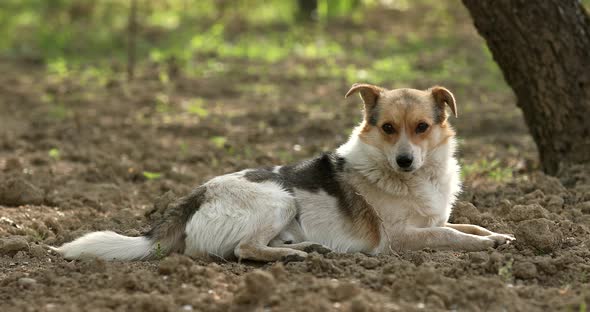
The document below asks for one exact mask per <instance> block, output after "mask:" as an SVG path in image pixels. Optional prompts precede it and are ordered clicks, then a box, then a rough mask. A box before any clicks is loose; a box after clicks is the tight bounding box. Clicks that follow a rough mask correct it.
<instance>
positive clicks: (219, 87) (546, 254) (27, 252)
mask: <svg viewBox="0 0 590 312" xmlns="http://www.w3.org/2000/svg"><path fill="white" fill-rule="evenodd" d="M464 23H466V24H465V25H468V21H466V22H464ZM400 25H402V26H400V27H402V28H403V23H402V24H400ZM367 27H372V26H371V25H369V26H367ZM465 27H469V26H465ZM378 31H383V32H385V31H387V30H386V29H380V30H378ZM461 36H463V37H461V38H464V39H465V40H466V41H465V42H459V44H461V45H465V44H467V45H469V44H473V45H481V44H482V43H481V41H480V39H479V38H477V35H476V34H475V32H474V31H473V29H471V28H467V30H464V34H463V35H461ZM361 44H362V43H361ZM212 57H213V56H212ZM475 61H476V62H475V63H477V60H475ZM290 62H300V63H301V65H302V66H306V67H307V68H310V69H311V68H313V67H314V66H316V65H317V64H314V63H313V62H311V63H310V62H305V61H302V60H294V61H290ZM255 65H256V64H255ZM290 65H292V64H290V63H289V62H282V63H281V62H280V63H278V64H275V65H274V67H270V68H268V73H267V74H266V75H265V76H263V77H261V76H260V75H259V74H257V73H256V72H252V73H251V72H250V71H248V70H247V67H248V66H251V64H241V63H239V62H236V63H234V64H232V66H233V67H232V68H234V70H233V71H232V72H229V73H224V75H220V76H216V75H212V76H204V77H198V78H195V77H187V76H185V75H183V74H182V73H180V74H178V73H177V72H176V71H175V70H174V66H173V64H172V65H170V64H168V65H167V66H168V67H165V68H163V67H162V65H149V64H147V65H145V66H143V67H142V68H141V72H140V73H139V74H138V77H137V79H136V80H134V81H133V82H130V83H128V82H126V81H125V79H124V77H123V76H122V73H123V69H121V68H117V67H116V66H115V67H114V69H113V70H114V71H115V72H117V71H119V72H120V73H121V75H119V76H114V77H113V78H110V79H108V80H107V81H103V82H101V83H97V82H95V81H93V80H90V81H86V80H84V79H82V78H80V76H76V75H72V76H68V77H58V78H56V77H55V76H52V75H48V74H47V73H46V72H45V71H44V68H43V67H41V66H39V65H35V64H31V63H26V62H13V61H10V62H8V61H0V71H1V72H2V73H5V74H4V75H0V311H107V310H116V311H129V310H135V311H178V310H182V311H228V310H231V311H248V310H259V311H314V310H315V311H359V312H360V311H417V310H425V311H439V310H440V311H443V310H444V311H446V310H453V311H553V310H563V311H586V309H587V308H586V307H587V305H588V303H589V302H590V249H589V246H590V235H589V234H590V233H589V232H590V231H589V229H590V168H588V167H586V168H584V167H577V168H571V169H568V170H567V171H564V172H562V173H561V175H560V178H554V177H549V176H546V175H544V174H543V173H542V172H540V171H539V170H538V161H537V160H536V150H535V146H534V143H533V142H532V140H531V138H530V137H529V135H528V133H527V129H526V126H525V125H524V123H523V120H522V116H521V114H520V112H519V111H518V110H517V109H516V106H515V104H514V102H515V100H514V98H513V97H512V95H511V93H510V92H509V91H507V88H504V89H502V90H501V91H499V92H496V91H493V90H489V89H485V88H483V87H481V86H479V85H477V84H474V87H473V88H464V89H462V91H461V92H460V93H459V94H458V99H457V100H458V107H459V111H460V118H459V119H457V120H453V121H452V122H453V123H454V125H455V126H456V128H457V130H458V134H459V137H460V138H461V141H460V149H461V150H460V153H459V156H460V160H461V162H462V164H464V165H465V167H466V168H467V169H468V170H466V171H465V172H464V173H465V190H464V192H463V193H462V195H461V198H460V201H459V202H458V203H457V205H456V208H455V210H454V212H453V215H452V220H451V221H453V222H458V223H474V224H478V225H481V226H484V227H486V228H488V229H490V230H493V231H497V232H503V233H512V234H514V235H515V236H516V241H515V243H514V244H511V245H506V246H501V247H499V248H498V249H490V250H487V251H482V252H452V251H444V252H442V251H432V250H423V251H416V252H403V253H399V254H397V255H393V256H377V257H370V256H366V255H363V254H350V255H342V254H335V253H329V254H327V255H319V254H312V255H311V256H310V257H309V258H308V259H306V260H305V261H303V262H295V263H293V262H292V263H287V264H282V263H270V264H261V263H234V262H224V261H218V262H210V261H205V260H200V259H190V258H187V257H184V256H180V255H172V256H170V257H166V258H164V259H161V260H155V261H146V262H130V263H128V262H104V261H99V260H92V261H65V260H63V259H61V258H60V257H59V256H57V255H55V254H53V253H51V252H49V251H48V250H47V246H48V245H59V244H62V243H64V242H67V241H70V240H72V239H73V238H75V237H78V236H79V235H81V234H83V233H86V232H89V231H94V230H105V229H109V230H114V231H117V232H120V233H124V234H126V235H139V234H140V233H141V232H143V231H144V230H146V229H148V228H149V220H148V219H147V217H146V213H147V212H149V211H150V210H151V209H152V208H153V207H154V206H156V207H159V206H161V205H162V204H163V203H165V202H166V201H167V200H169V199H170V198H173V197H174V196H178V195H181V194H184V193H186V192H187V191H189V190H190V189H191V188H193V187H195V186H197V185H199V184H200V183H202V182H204V181H206V180H208V179H210V178H211V177H213V176H216V175H219V174H222V173H227V172H232V171H236V170H240V169H243V168H248V167H257V166H264V165H272V164H280V163H285V162H290V161H295V160H300V159H304V158H306V157H310V156H312V155H315V154H317V153H318V152H320V151H325V150H331V149H334V148H335V147H337V146H338V144H340V143H343V142H344V141H345V139H346V136H347V135H348V133H349V132H350V129H351V128H352V127H353V126H354V125H355V124H356V123H357V122H358V121H359V118H360V116H361V115H360V103H359V101H358V99H356V98H354V99H347V100H344V99H343V95H344V94H345V92H346V91H347V90H348V87H349V83H348V82H347V81H346V80H345V79H344V78H342V79H332V78H331V79H326V78H321V77H319V78H318V77H311V78H309V79H293V78H291V77H287V76H285V75H282V73H284V72H285V71H287V70H288V69H287V67H288V66H290ZM162 70H165V71H168V72H169V73H170V78H169V80H166V81H162V79H159V77H161V76H160V74H161V72H162ZM368 80H370V78H368ZM392 80H393V81H395V78H392ZM429 83H431V81H429V80H428V79H426V78H424V79H423V81H421V80H418V81H417V82H416V84H417V85H415V86H414V87H428V85H427V84H429ZM437 83H439V84H442V85H445V86H448V87H449V88H450V89H451V90H454V89H453V87H454V86H455V87H456V84H455V82H453V81H449V82H447V81H439V82H437ZM195 97H199V98H202V99H205V101H206V102H205V104H204V107H206V110H207V113H199V112H197V113H196V114H195V113H187V110H186V105H188V104H187V103H189V100H190V99H192V98H195ZM318 103H319V104H318ZM193 111H194V110H193ZM164 194H166V195H164Z"/></svg>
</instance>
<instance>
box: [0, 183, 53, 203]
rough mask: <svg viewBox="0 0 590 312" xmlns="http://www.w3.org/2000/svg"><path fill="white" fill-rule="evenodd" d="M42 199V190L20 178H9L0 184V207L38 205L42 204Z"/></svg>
mask: <svg viewBox="0 0 590 312" xmlns="http://www.w3.org/2000/svg"><path fill="white" fill-rule="evenodd" d="M43 198H44V193H43V190H41V189H40V188H38V187H36V186H35V185H33V184H31V183H29V182H27V181H25V180H24V179H22V178H11V179H8V180H6V181H4V182H0V205H6V206H22V205H27V204H29V205H40V204H42V203H43Z"/></svg>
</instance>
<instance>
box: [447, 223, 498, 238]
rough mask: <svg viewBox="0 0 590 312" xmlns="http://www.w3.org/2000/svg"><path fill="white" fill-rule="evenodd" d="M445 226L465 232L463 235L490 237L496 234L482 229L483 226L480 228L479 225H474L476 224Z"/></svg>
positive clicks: (449, 224) (450, 224)
mask: <svg viewBox="0 0 590 312" xmlns="http://www.w3.org/2000/svg"><path fill="white" fill-rule="evenodd" d="M445 226H446V227H450V228H452V229H455V230H457V231H460V232H463V233H467V234H473V235H478V236H489V235H492V234H494V232H492V231H488V230H487V229H485V228H482V227H481V226H478V225H474V224H452V223H446V224H445Z"/></svg>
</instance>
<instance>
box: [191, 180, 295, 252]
mask: <svg viewBox="0 0 590 312" xmlns="http://www.w3.org/2000/svg"><path fill="white" fill-rule="evenodd" d="M244 173H245V171H243V172H239V173H234V174H228V175H224V176H220V177H216V178H214V179H212V180H210V181H209V182H207V183H206V184H205V186H206V187H207V195H206V200H205V203H204V204H203V205H202V206H201V207H200V208H199V210H198V211H197V212H196V213H195V214H194V215H193V217H192V218H191V219H190V220H189V222H188V223H187V225H186V234H187V236H186V249H185V254H187V255H189V256H198V255H206V254H211V255H216V256H219V257H222V258H226V257H229V256H233V255H234V250H235V249H236V247H237V246H238V244H239V243H240V242H243V241H247V240H248V239H249V238H251V237H254V236H255V235H256V234H257V232H259V231H261V230H268V228H270V229H271V231H273V232H276V233H279V232H280V230H281V229H282V228H284V227H285V226H286V225H287V224H288V223H289V222H290V221H291V219H293V218H294V216H295V214H296V213H297V210H296V207H295V200H294V198H293V196H292V195H291V194H289V192H287V191H285V190H284V189H282V187H280V186H279V185H277V184H276V183H274V182H262V183H254V182H250V181H248V180H246V179H245V178H244V177H243V174H244ZM274 236H276V235H273V237H274ZM273 237H270V238H269V239H268V240H269V241H270V239H271V238H273ZM265 244H268V241H267V242H265Z"/></svg>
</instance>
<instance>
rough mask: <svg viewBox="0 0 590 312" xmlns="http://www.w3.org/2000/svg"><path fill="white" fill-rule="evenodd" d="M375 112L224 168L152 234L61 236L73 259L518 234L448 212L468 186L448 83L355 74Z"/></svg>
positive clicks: (390, 247) (371, 245)
mask: <svg viewBox="0 0 590 312" xmlns="http://www.w3.org/2000/svg"><path fill="white" fill-rule="evenodd" d="M357 92H358V93H360V95H361V98H362V100H363V102H364V118H363V121H362V123H361V124H360V125H359V126H358V127H357V128H356V129H355V130H354V132H353V133H352V135H351V136H350V139H349V140H348V142H346V143H345V144H344V145H342V146H340V147H339V148H338V149H336V151H334V152H331V153H325V154H323V155H321V156H319V157H317V158H314V159H311V160H306V161H303V162H300V163H297V164H294V165H288V166H276V167H269V168H260V169H247V170H243V171H240V172H236V173H231V174H226V175H223V176H219V177H216V178H213V179H212V180H210V181H208V182H206V183H205V184H203V185H202V186H199V187H197V188H196V189H195V190H194V191H193V192H192V193H190V194H189V195H187V196H185V197H183V198H181V199H179V200H177V201H176V202H174V203H173V204H172V205H171V206H169V207H168V208H167V209H166V211H165V213H164V216H163V218H162V220H161V221H159V222H158V223H157V224H155V226H154V227H153V228H152V229H151V230H150V231H149V232H148V233H147V234H145V235H144V236H140V237H127V236H123V235H119V234H116V233H114V232H111V231H102V232H94V233H89V234H86V235H84V236H82V237H80V238H78V239H76V240H74V241H73V242H70V243H67V244H64V245H63V246H61V247H59V248H54V250H56V251H57V252H59V253H60V254H62V255H63V256H64V257H65V258H67V259H78V258H81V257H87V256H90V257H99V258H103V259H107V260H114V259H117V260H140V259H150V258H154V257H156V256H157V255H164V254H168V253H171V252H177V253H183V254H185V255H188V256H191V257H201V256H211V255H215V256H218V257H222V258H233V257H234V256H235V257H237V258H239V259H250V260H257V261H276V260H284V259H291V260H295V259H297V260H300V259H303V258H305V257H306V256H307V253H308V252H310V251H318V252H327V251H329V250H332V251H335V252H340V253H353V252H363V253H367V254H380V253H390V252H394V251H395V250H408V249H411V250H416V249H422V248H432V249H454V250H465V251H476V250H484V249H487V248H489V247H495V246H498V245H500V244H505V243H508V242H510V241H511V240H513V239H514V238H513V237H512V236H510V235H506V234H498V233H493V232H490V231H488V230H486V229H484V228H482V227H479V226H476V225H471V224H450V223H448V222H447V221H448V219H449V216H450V214H451V209H452V206H453V203H454V201H455V197H456V195H457V193H458V192H459V191H460V187H461V183H460V180H459V165H458V163H457V160H456V159H455V158H454V156H453V155H454V152H455V145H456V143H455V139H454V137H455V132H454V130H453V129H452V128H451V126H450V124H449V122H448V120H447V112H446V109H447V107H448V108H450V110H451V112H452V113H453V114H454V115H455V117H456V116H457V108H456V104H455V99H454V97H453V95H452V94H451V92H449V91H448V90H447V89H445V88H443V87H433V88H431V89H429V90H426V91H421V90H415V89H396V90H386V89H384V88H381V87H377V86H374V85H369V84H354V85H353V86H352V88H351V89H350V90H349V91H348V93H347V94H346V97H348V96H350V95H352V94H354V93H357Z"/></svg>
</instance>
